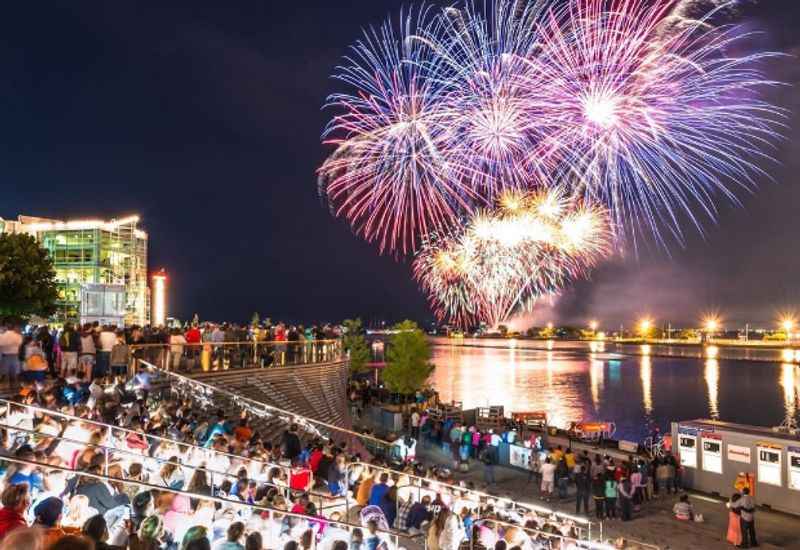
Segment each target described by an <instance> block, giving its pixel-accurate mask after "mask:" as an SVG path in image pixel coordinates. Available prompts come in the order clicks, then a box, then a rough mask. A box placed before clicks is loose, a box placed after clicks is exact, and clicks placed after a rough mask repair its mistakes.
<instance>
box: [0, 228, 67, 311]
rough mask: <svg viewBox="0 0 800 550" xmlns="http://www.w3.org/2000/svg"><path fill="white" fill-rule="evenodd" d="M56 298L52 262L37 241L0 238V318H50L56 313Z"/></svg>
mask: <svg viewBox="0 0 800 550" xmlns="http://www.w3.org/2000/svg"><path fill="white" fill-rule="evenodd" d="M57 299H58V288H57V287H56V273H55V270H54V269H53V262H52V260H50V258H49V257H48V256H47V252H46V251H45V250H44V249H43V248H42V247H40V246H39V243H37V242H36V239H34V238H33V237H31V236H29V235H23V234H13V235H8V234H3V235H0V317H7V318H11V319H14V320H16V321H23V320H27V319H28V318H30V317H31V316H32V315H38V316H40V317H49V316H50V315H53V314H54V313H55V312H56V300H57Z"/></svg>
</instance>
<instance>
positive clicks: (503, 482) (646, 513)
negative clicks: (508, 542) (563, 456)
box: [417, 446, 800, 550]
mask: <svg viewBox="0 0 800 550" xmlns="http://www.w3.org/2000/svg"><path fill="white" fill-rule="evenodd" d="M417 452H418V453H419V454H420V458H421V459H422V460H423V461H425V462H436V463H439V464H448V465H449V464H451V460H450V458H449V456H447V455H445V454H444V453H443V452H442V451H441V449H438V448H433V447H432V448H429V449H422V448H421V446H418V447H417ZM454 475H455V478H456V479H457V480H469V481H472V482H474V483H475V485H476V487H477V488H479V489H481V490H485V491H486V492H488V493H491V494H494V495H497V496H502V497H508V498H513V499H515V500H519V501H522V502H540V501H539V491H538V487H535V486H534V484H533V483H531V484H526V481H527V473H525V472H523V471H521V470H517V469H514V468H504V467H495V478H496V479H497V485H496V486H494V487H489V488H487V487H486V485H485V483H484V482H483V465H482V464H481V463H479V462H477V461H474V460H473V461H470V471H469V472H467V473H458V472H457V473H455V474H454ZM690 498H691V502H692V505H693V506H694V509H695V511H696V512H697V513H700V514H702V515H703V518H704V519H705V521H704V522H703V523H694V522H692V523H690V522H681V521H678V520H676V519H674V518H673V516H672V506H673V505H674V504H675V502H676V501H677V497H676V496H674V495H670V496H662V497H661V498H658V499H655V500H652V501H650V502H646V503H644V504H643V505H642V510H641V511H640V512H637V513H635V514H634V517H633V520H631V521H629V522H622V521H620V520H609V521H605V522H604V523H603V530H604V535H605V538H606V539H608V538H612V539H616V538H618V537H623V538H630V539H633V540H636V541H639V542H644V543H648V544H653V545H656V546H658V547H659V548H661V549H662V550H667V549H669V550H717V549H719V550H723V549H731V548H733V546H731V545H730V544H728V543H727V542H726V541H725V534H726V531H727V527H728V510H727V508H726V507H725V503H724V502H723V501H720V500H715V499H712V498H708V497H705V496H703V495H699V494H691V495H690ZM798 498H800V496H798ZM549 506H552V507H554V508H556V509H558V510H561V511H564V512H569V513H575V499H574V496H572V494H571V495H570V496H569V497H568V498H567V499H566V500H565V501H564V502H561V503H559V502H558V500H557V499H554V501H553V502H550V503H549ZM756 530H757V536H758V538H759V544H760V545H761V548H763V549H767V550H769V549H771V548H786V549H792V550H800V517H796V516H791V515H786V514H781V513H777V512H768V511H764V510H759V511H758V512H757V513H756Z"/></svg>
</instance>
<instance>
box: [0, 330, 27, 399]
mask: <svg viewBox="0 0 800 550" xmlns="http://www.w3.org/2000/svg"><path fill="white" fill-rule="evenodd" d="M21 347H22V335H21V334H20V333H19V330H18V329H17V327H16V325H13V324H9V325H8V327H7V328H6V330H5V331H4V332H2V333H0V377H2V378H7V379H8V383H9V385H11V386H12V387H16V385H17V379H18V378H19V372H20V364H19V352H20V348H21Z"/></svg>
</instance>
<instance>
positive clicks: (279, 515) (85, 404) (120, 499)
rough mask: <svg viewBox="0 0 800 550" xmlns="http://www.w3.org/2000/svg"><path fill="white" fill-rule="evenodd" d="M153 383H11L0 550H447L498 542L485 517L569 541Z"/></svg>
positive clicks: (551, 521) (429, 478)
mask: <svg viewBox="0 0 800 550" xmlns="http://www.w3.org/2000/svg"><path fill="white" fill-rule="evenodd" d="M157 382H158V381H157V380H154V379H153V378H152V375H151V373H150V372H149V371H147V370H145V369H141V370H140V371H139V372H137V373H136V375H135V376H133V377H131V378H125V377H122V376H116V377H115V376H107V377H104V378H95V379H93V380H92V381H91V382H88V381H86V380H84V379H83V378H82V377H80V376H78V375H76V376H73V377H69V378H68V379H66V380H61V379H53V380H47V381H45V382H38V381H36V382H29V383H23V384H22V386H21V387H20V391H19V395H18V396H17V397H16V399H15V401H16V402H18V403H19V404H18V405H16V404H15V405H10V407H9V409H8V410H7V412H6V414H5V415H4V416H3V420H2V426H0V428H1V429H2V431H0V434H1V435H2V446H1V447H0V454H2V455H3V456H4V457H6V459H5V461H4V462H3V464H4V468H3V472H4V473H3V478H2V479H3V484H2V489H3V490H4V491H8V493H7V494H6V493H4V497H3V508H2V509H0V541H3V542H2V544H4V545H5V547H7V548H10V546H8V545H9V544H11V543H10V542H6V540H16V537H23V536H29V537H33V536H34V535H31V534H29V533H28V532H29V531H30V530H34V531H36V532H37V533H39V534H40V535H41V537H40V538H41V548H50V547H53V548H56V547H57V546H54V545H55V544H56V543H57V542H58V541H64V540H66V541H70V544H73V543H75V541H76V540H89V539H92V537H94V538H93V539H92V540H94V543H93V544H94V546H95V547H96V548H106V546H103V545H110V546H112V547H114V546H116V547H126V546H128V547H131V548H147V549H173V548H179V549H181V550H183V549H184V548H186V549H190V548H191V549H196V548H205V547H207V546H205V545H206V544H208V545H211V546H214V547H215V548H216V547H217V546H219V547H220V548H225V550H238V549H240V548H244V545H245V542H247V544H248V546H247V548H248V550H251V549H252V550H255V549H257V548H262V547H263V548H270V549H272V548H276V549H279V548H284V547H287V545H288V547H287V548H288V550H294V549H295V548H298V547H299V546H302V547H303V548H308V547H309V546H311V545H316V546H320V545H322V546H325V547H326V548H328V547H331V548H334V547H336V545H338V546H339V547H340V548H341V550H344V547H343V546H341V545H342V544H346V545H347V547H348V548H349V549H351V550H359V549H363V550H379V549H383V548H385V549H386V550H389V549H390V548H391V547H392V546H393V545H394V539H393V538H392V537H391V536H389V535H388V534H387V533H388V532H389V530H390V529H391V530H394V531H397V532H403V533H405V534H406V535H408V536H417V537H420V538H421V537H425V540H426V541H427V542H428V544H429V545H433V544H434V543H433V540H434V539H435V540H436V543H435V544H437V545H438V546H435V548H436V547H438V548H441V549H443V550H455V549H457V548H458V547H459V545H461V544H464V543H465V541H469V540H470V538H471V537H473V536H476V537H478V538H475V539H474V542H475V543H478V542H480V544H484V545H490V543H491V539H492V537H495V538H497V537H501V538H502V537H504V536H505V535H504V534H503V533H505V531H506V530H507V528H506V527H502V526H501V527H499V528H498V525H500V523H497V524H495V525H494V526H491V524H489V523H487V522H489V521H491V520H494V521H496V522H503V524H502V525H505V524H507V523H513V524H516V525H517V526H518V527H519V528H520V529H521V528H522V527H527V528H528V529H529V531H525V532H526V533H528V535H527V536H529V538H530V533H539V535H536V536H542V537H544V539H543V540H548V541H549V540H550V538H549V537H548V536H547V535H552V536H555V537H562V536H565V537H574V535H575V534H576V532H575V529H574V525H571V524H569V522H564V521H563V520H560V519H558V518H556V517H555V516H553V515H548V514H537V513H536V512H534V511H531V510H525V509H523V508H519V507H517V508H514V509H512V508H507V507H506V506H505V505H503V506H500V505H498V504H497V503H496V502H493V501H491V500H487V499H486V498H484V497H483V496H480V495H479V494H478V493H477V492H475V491H473V489H474V487H471V486H468V485H463V486H462V487H460V488H459V487H454V486H449V485H446V484H444V483H441V482H439V481H437V478H441V477H442V475H444V476H445V479H446V474H442V472H441V470H433V469H432V470H426V469H425V468H423V467H422V466H420V465H419V464H417V465H413V464H408V465H406V467H405V469H404V470H399V471H392V470H389V469H388V468H386V466H387V465H386V464H384V463H382V462H381V461H380V460H379V459H370V461H369V462H371V463H365V462H362V457H361V456H359V455H358V454H357V453H356V452H355V450H354V449H352V448H348V446H347V445H346V444H344V443H343V442H338V443H337V442H336V441H334V440H331V439H327V438H324V437H321V436H319V435H318V434H317V435H313V434H310V433H308V432H307V431H304V429H303V428H302V427H298V426H296V425H289V426H285V427H284V429H283V430H282V431H281V432H277V433H259V431H258V429H257V428H255V427H254V424H255V423H254V422H253V418H251V416H250V414H249V413H248V412H247V411H246V410H234V411H228V412H227V413H226V411H224V410H217V409H211V408H210V407H209V403H207V402H201V401H198V400H197V399H195V398H193V397H192V396H191V395H186V394H179V393H176V392H175V388H169V387H166V388H161V387H159V385H158V383H157ZM364 458H366V457H364ZM416 476H421V477H422V478H424V479H425V481H421V480H420V477H416ZM142 483H143V484H145V485H141V484H142ZM6 497H7V498H6ZM259 507H262V508H263V509H262V508H259ZM292 513H294V514H297V516H292V515H291V514H292ZM475 518H482V519H481V522H479V523H475ZM348 520H349V521H348ZM351 523H354V524H356V525H358V526H360V527H352V525H351ZM508 529H510V528H508ZM531 529H532V530H534V531H530V530H531ZM510 532H511V533H514V532H515V531H513V530H511V531H510ZM520 532H523V531H520ZM12 535H13V538H12ZM509 536H511V535H509ZM536 536H533V537H532V538H530V541H529V543H530V544H534V543H535V542H536V540H537V539H536ZM257 539H260V542H258V541H257ZM553 540H555V539H553ZM558 540H560V539H558ZM193 541H199V542H193ZM495 542H496V541H495ZM340 543H341V544H340ZM15 544H16V543H15ZM75 544H77V543H75ZM259 544H260V546H259ZM548 544H549V543H548ZM225 545H227V546H225ZM237 545H238V546H237ZM72 547H73V546H71V547H70V548H72ZM74 547H75V548H79V546H74ZM536 547H537V546H528V547H526V548H536ZM31 548H36V546H31ZM87 548H88V546H87Z"/></svg>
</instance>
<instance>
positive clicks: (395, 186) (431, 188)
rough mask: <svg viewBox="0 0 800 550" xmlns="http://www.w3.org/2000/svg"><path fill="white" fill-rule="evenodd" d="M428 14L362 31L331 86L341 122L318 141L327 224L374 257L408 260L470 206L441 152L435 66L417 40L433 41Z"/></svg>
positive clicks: (442, 124) (444, 135)
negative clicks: (421, 241) (328, 149)
mask: <svg viewBox="0 0 800 550" xmlns="http://www.w3.org/2000/svg"><path fill="white" fill-rule="evenodd" d="M428 14H429V11H428V10H420V11H419V12H417V13H411V14H408V15H406V16H401V22H402V24H401V28H400V30H399V31H398V30H396V29H395V28H394V27H393V26H392V25H391V24H390V23H386V24H385V25H384V26H383V27H381V28H380V29H373V30H371V31H369V32H368V33H367V34H366V35H365V37H364V39H363V40H361V41H359V42H358V43H357V44H356V45H355V46H353V48H352V52H353V53H352V55H351V56H350V57H348V58H347V59H346V61H347V62H348V64H347V65H345V66H343V67H340V72H339V74H338V75H337V78H339V79H340V80H342V81H344V82H346V83H348V84H350V85H351V86H353V87H354V88H355V89H356V90H357V91H356V93H354V94H335V95H332V96H331V97H330V98H329V101H328V103H329V105H330V106H335V107H338V108H339V109H340V110H341V111H342V113H341V114H339V115H337V116H336V117H334V118H333V120H331V122H330V123H329V125H328V127H327V128H326V129H325V133H324V137H325V139H326V141H327V142H328V143H331V144H333V145H335V146H336V150H335V151H334V153H333V154H332V155H331V156H330V157H329V158H328V159H327V160H326V161H325V163H324V164H323V165H322V167H321V168H320V170H319V185H320V190H321V192H322V193H323V194H324V195H325V196H326V197H327V198H328V200H329V202H330V205H331V209H332V211H333V213H334V214H335V215H336V216H344V217H345V218H347V219H348V220H349V221H350V223H351V225H352V226H353V228H354V229H355V231H356V233H358V234H360V235H361V236H363V237H364V238H365V239H367V240H368V241H375V242H377V243H378V245H379V248H380V250H381V252H384V251H388V252H402V253H407V252H410V251H413V250H414V249H415V248H416V246H417V241H418V238H419V236H420V235H426V234H428V233H430V232H434V231H445V230H448V229H449V228H450V227H451V226H452V223H453V222H454V221H455V220H456V219H457V216H458V214H459V213H460V212H461V211H463V209H464V208H467V207H468V205H469V202H468V201H469V200H470V199H472V198H474V197H471V196H470V195H469V193H468V191H467V190H465V188H464V187H463V186H461V185H460V184H459V182H458V179H459V178H458V176H457V175H454V173H453V172H454V168H452V167H451V166H450V165H449V164H448V160H447V158H446V155H445V154H444V152H445V151H446V150H447V148H448V147H450V144H451V142H452V141H451V137H450V131H449V129H448V126H447V124H448V122H449V120H448V118H447V117H446V113H445V111H444V110H443V109H442V108H441V105H442V103H441V97H440V94H441V91H442V83H441V82H439V81H438V80H437V79H436V78H434V76H435V74H436V71H435V69H434V66H435V64H436V60H435V59H434V58H432V57H431V50H430V48H429V46H427V45H426V44H425V43H424V42H423V41H421V40H417V39H416V37H417V36H421V35H424V34H430V33H431V32H433V31H432V30H430V29H429V28H428V27H430V26H431V22H430V19H432V18H430V17H429V16H428Z"/></svg>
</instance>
